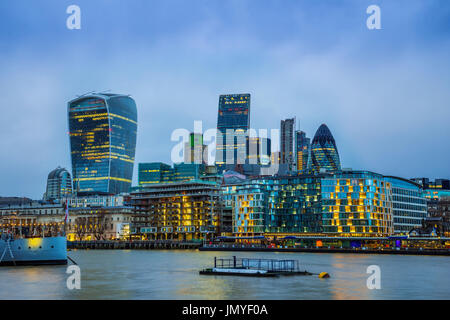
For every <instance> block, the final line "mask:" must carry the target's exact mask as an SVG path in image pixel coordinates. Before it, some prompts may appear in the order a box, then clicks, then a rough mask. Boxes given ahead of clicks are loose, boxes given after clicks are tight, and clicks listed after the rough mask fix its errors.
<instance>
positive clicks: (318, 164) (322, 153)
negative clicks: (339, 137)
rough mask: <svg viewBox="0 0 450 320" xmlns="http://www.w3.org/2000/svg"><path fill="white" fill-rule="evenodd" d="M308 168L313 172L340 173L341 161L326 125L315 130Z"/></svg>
mask: <svg viewBox="0 0 450 320" xmlns="http://www.w3.org/2000/svg"><path fill="white" fill-rule="evenodd" d="M308 167H309V169H310V170H312V171H313V172H320V171H324V170H326V171H331V172H335V171H340V170H341V161H340V160H339V152H338V150H337V147H336V142H335V141H334V138H333V135H332V134H331V132H330V129H328V127H327V125H326V124H322V125H321V126H320V127H319V129H317V132H316V135H315V136H314V139H313V141H312V143H311V156H310V159H309V163H308Z"/></svg>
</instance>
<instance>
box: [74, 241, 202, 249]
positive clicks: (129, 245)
mask: <svg viewBox="0 0 450 320" xmlns="http://www.w3.org/2000/svg"><path fill="white" fill-rule="evenodd" d="M201 245H202V244H201V243H199V242H179V241H171V240H156V241H143V240H142V241H108V240H98V241H67V248H68V249H99V250H104V249H119V250H120V249H122V250H124V249H143V250H145V249H147V250H151V249H189V250H192V249H198V248H199V247H200V246H201Z"/></svg>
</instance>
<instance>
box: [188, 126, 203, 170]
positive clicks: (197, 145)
mask: <svg viewBox="0 0 450 320" xmlns="http://www.w3.org/2000/svg"><path fill="white" fill-rule="evenodd" d="M184 163H187V164H189V163H195V164H205V165H206V164H208V146H206V145H204V144H203V134H201V133H191V134H190V135H189V141H188V142H186V143H185V145H184Z"/></svg>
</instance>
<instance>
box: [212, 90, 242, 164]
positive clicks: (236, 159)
mask: <svg viewBox="0 0 450 320" xmlns="http://www.w3.org/2000/svg"><path fill="white" fill-rule="evenodd" d="M249 128H250V94H227V95H221V96H220V97H219V112H218V117H217V136H216V160H215V163H216V165H217V166H218V167H219V170H220V171H223V170H224V169H225V165H227V166H228V167H230V168H232V167H234V165H236V164H244V163H245V161H246V159H247V152H246V151H247V148H246V146H247V137H248V129H249Z"/></svg>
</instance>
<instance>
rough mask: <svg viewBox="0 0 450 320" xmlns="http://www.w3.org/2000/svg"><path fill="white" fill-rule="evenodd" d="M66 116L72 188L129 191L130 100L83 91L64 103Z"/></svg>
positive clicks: (133, 126)
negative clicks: (65, 104) (77, 96)
mask: <svg viewBox="0 0 450 320" xmlns="http://www.w3.org/2000/svg"><path fill="white" fill-rule="evenodd" d="M68 117H69V135H70V149H71V157H72V176H73V189H74V191H75V192H77V193H109V194H117V193H121V192H129V190H130V187H131V179H132V176H133V165H134V156H135V150H136V133H137V110H136V103H135V102H134V100H133V99H132V98H130V97H129V96H125V95H119V94H109V93H98V94H97V93H94V94H87V95H84V96H81V97H79V98H77V99H74V100H72V101H70V102H69V103H68Z"/></svg>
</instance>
